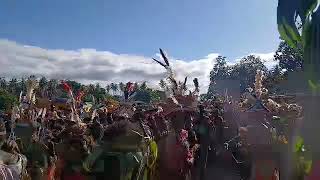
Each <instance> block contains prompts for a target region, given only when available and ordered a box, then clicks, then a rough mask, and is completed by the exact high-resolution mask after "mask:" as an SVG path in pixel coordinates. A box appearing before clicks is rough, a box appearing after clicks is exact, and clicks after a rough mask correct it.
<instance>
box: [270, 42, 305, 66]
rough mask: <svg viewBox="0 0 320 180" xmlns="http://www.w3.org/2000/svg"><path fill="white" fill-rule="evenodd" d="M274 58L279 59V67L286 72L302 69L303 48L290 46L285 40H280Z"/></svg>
mask: <svg viewBox="0 0 320 180" xmlns="http://www.w3.org/2000/svg"><path fill="white" fill-rule="evenodd" d="M274 58H275V60H277V61H279V66H280V68H281V69H286V71H287V72H292V71H298V70H301V69H302V64H303V49H302V47H297V48H292V47H290V46H289V45H288V43H286V42H285V41H281V42H280V44H279V47H278V50H277V51H276V53H275V56H274Z"/></svg>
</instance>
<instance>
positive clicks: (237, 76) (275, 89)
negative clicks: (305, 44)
mask: <svg viewBox="0 0 320 180" xmlns="http://www.w3.org/2000/svg"><path fill="white" fill-rule="evenodd" d="M274 61H277V62H279V63H278V64H277V65H276V66H275V67H273V68H272V69H267V67H266V66H265V65H264V63H263V61H262V60H261V59H260V58H259V57H257V56H254V55H249V56H246V57H244V58H242V59H241V60H240V61H239V62H237V63H235V64H234V65H227V62H228V60H227V58H226V57H224V56H219V57H217V58H216V64H215V65H214V67H213V69H212V71H211V73H210V85H209V88H208V92H207V94H206V95H205V98H212V97H213V96H215V95H216V94H217V93H218V90H217V89H218V88H217V87H218V86H219V84H217V83H216V82H217V81H223V80H237V81H238V82H239V83H240V93H243V92H245V91H246V89H247V88H249V87H252V86H253V83H254V80H255V75H256V71H257V70H262V71H264V72H265V77H266V78H265V81H264V87H266V88H267V89H268V90H269V92H270V93H282V91H281V88H280V86H279V83H280V82H281V81H282V80H285V79H286V78H287V75H288V73H290V72H294V71H301V70H302V69H303V54H302V49H299V48H298V49H293V48H291V47H290V46H289V45H288V44H287V43H286V42H285V41H281V42H280V44H279V46H278V49H277V51H276V52H275V55H274Z"/></svg>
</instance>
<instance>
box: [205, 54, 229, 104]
mask: <svg viewBox="0 0 320 180" xmlns="http://www.w3.org/2000/svg"><path fill="white" fill-rule="evenodd" d="M229 70H230V67H229V66H227V60H226V57H224V56H218V57H217V58H216V64H215V65H214V66H213V69H212V71H211V72H210V84H209V88H208V93H207V98H211V97H213V96H214V95H216V94H217V90H216V80H224V79H230V75H229ZM203 96H204V95H203Z"/></svg>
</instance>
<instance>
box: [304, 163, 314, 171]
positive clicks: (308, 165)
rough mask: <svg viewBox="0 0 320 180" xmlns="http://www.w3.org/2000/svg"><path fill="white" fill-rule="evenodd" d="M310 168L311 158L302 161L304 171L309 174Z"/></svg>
mask: <svg viewBox="0 0 320 180" xmlns="http://www.w3.org/2000/svg"><path fill="white" fill-rule="evenodd" d="M311 169H312V160H307V161H305V162H304V173H305V174H309V173H310V172H311Z"/></svg>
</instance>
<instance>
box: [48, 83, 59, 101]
mask: <svg viewBox="0 0 320 180" xmlns="http://www.w3.org/2000/svg"><path fill="white" fill-rule="evenodd" d="M58 84H59V83H58V81H57V80H56V79H51V80H50V81H49V82H48V97H49V98H50V99H53V98H54V97H56V96H57V93H58Z"/></svg>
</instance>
